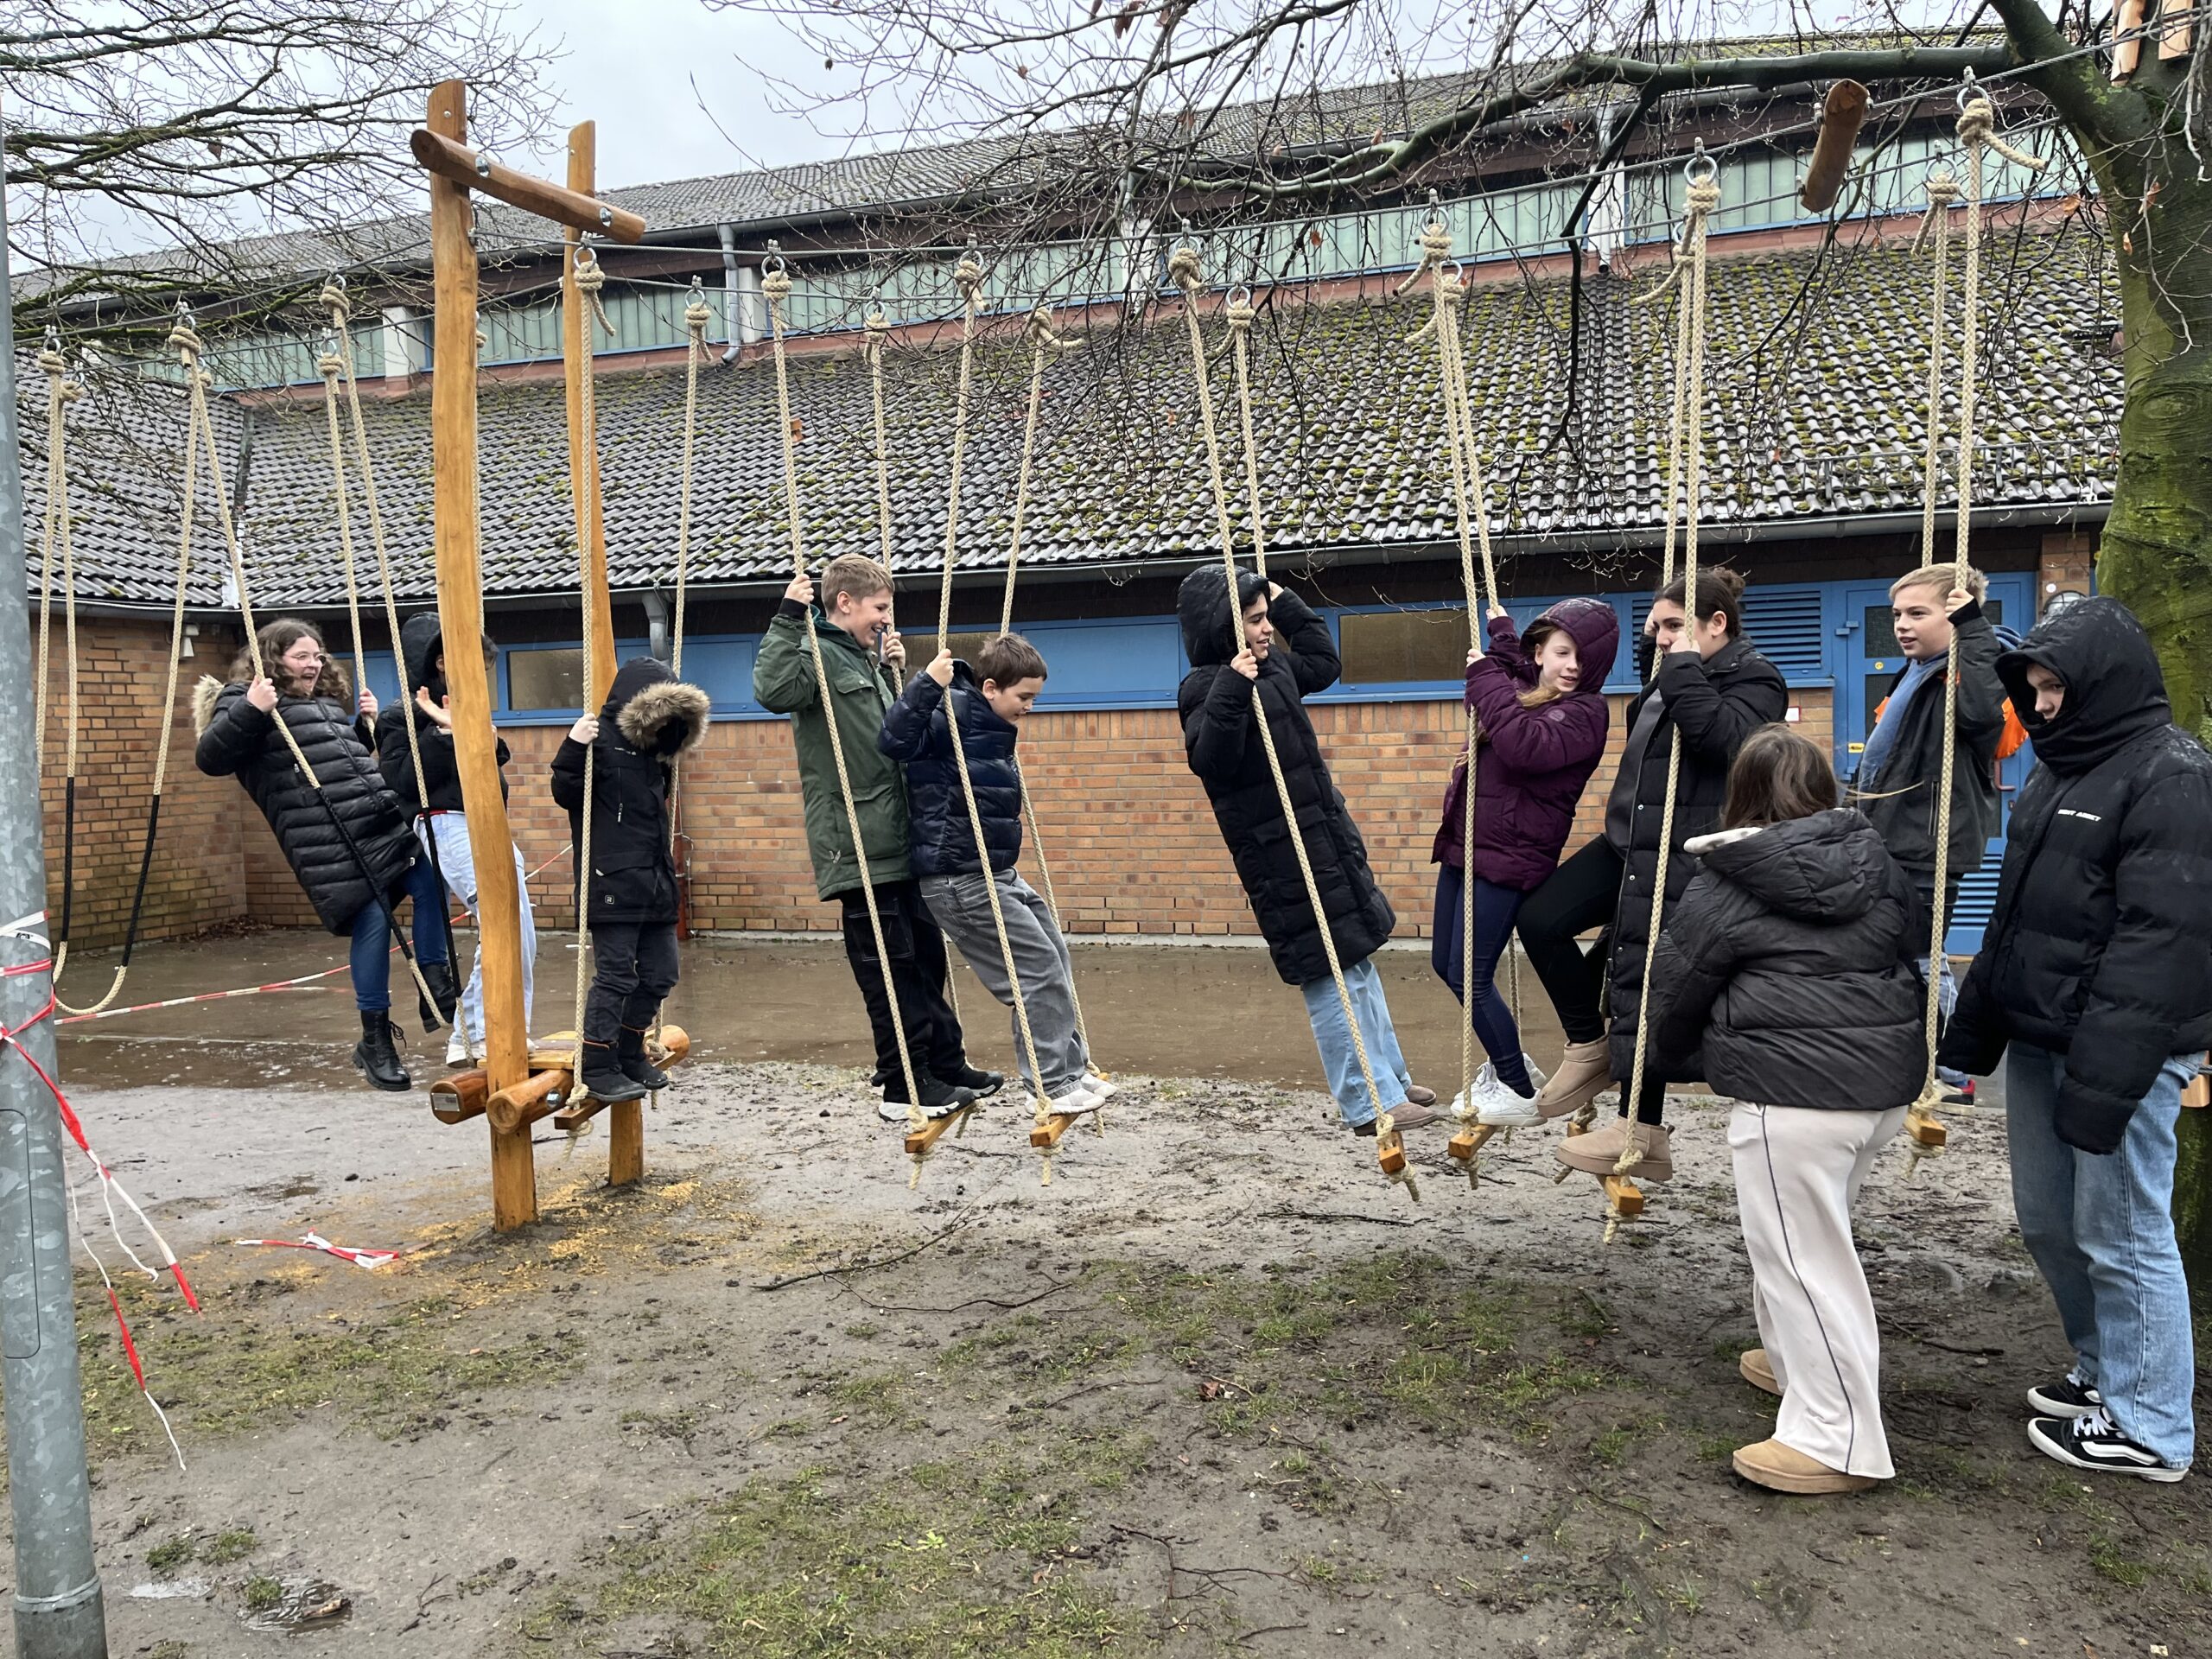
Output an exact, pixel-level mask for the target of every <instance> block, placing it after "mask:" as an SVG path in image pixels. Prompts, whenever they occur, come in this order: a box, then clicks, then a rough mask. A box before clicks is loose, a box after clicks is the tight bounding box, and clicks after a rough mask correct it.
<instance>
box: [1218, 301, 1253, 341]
mask: <svg viewBox="0 0 2212 1659" xmlns="http://www.w3.org/2000/svg"><path fill="white" fill-rule="evenodd" d="M1223 315H1224V316H1226V317H1227V318H1228V319H1229V328H1230V333H1231V334H1250V333H1251V332H1252V319H1253V318H1254V317H1255V316H1257V315H1259V313H1258V312H1257V311H1255V309H1254V308H1253V306H1252V302H1251V301H1249V300H1231V301H1230V302H1229V306H1228V308H1227V309H1226V310H1225V311H1224V313H1223Z"/></svg>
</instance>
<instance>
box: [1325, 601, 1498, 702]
mask: <svg viewBox="0 0 2212 1659" xmlns="http://www.w3.org/2000/svg"><path fill="white" fill-rule="evenodd" d="M1337 652H1338V655H1339V656H1340V657H1342V658H1344V681H1345V683H1347V684H1351V685H1399V684H1403V683H1407V682H1408V681H1416V680H1427V681H1434V680H1449V681H1452V683H1459V682H1460V681H1462V680H1464V679H1465V677H1466V671H1467V610H1466V607H1465V606H1464V605H1454V606H1450V607H1439V608H1437V609H1433V610H1421V611H1351V612H1347V613H1345V614H1344V618H1343V620H1342V622H1341V624H1340V626H1339V631H1338V641H1337Z"/></svg>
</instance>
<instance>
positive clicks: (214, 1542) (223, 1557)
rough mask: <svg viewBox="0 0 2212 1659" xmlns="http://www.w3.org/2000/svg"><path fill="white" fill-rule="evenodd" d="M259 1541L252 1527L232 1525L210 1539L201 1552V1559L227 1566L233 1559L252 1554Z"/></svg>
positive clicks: (216, 1564) (211, 1564)
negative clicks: (227, 1529)
mask: <svg viewBox="0 0 2212 1659" xmlns="http://www.w3.org/2000/svg"><path fill="white" fill-rule="evenodd" d="M257 1543H259V1540H258V1539H257V1538H256V1537H255V1536H254V1535H253V1529H252V1528H251V1527H232V1529H230V1530H229V1531H227V1532H219V1533H217V1534H216V1535H214V1536H213V1538H211V1539H209V1540H208V1541H207V1548H205V1549H203V1550H201V1551H200V1560H203V1561H206V1562H207V1563H208V1564H209V1565H210V1566H212V1567H227V1566H228V1565H229V1564H230V1563H231V1562H232V1561H242V1560H245V1558H246V1557H247V1556H249V1555H251V1554H253V1552H254V1548H255V1546H256V1545H257Z"/></svg>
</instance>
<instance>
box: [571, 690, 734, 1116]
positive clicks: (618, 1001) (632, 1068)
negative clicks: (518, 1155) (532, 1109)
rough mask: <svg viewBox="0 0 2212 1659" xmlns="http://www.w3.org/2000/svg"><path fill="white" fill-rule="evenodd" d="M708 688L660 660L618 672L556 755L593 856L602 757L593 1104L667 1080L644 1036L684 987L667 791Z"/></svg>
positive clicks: (589, 1078) (593, 898)
mask: <svg viewBox="0 0 2212 1659" xmlns="http://www.w3.org/2000/svg"><path fill="white" fill-rule="evenodd" d="M707 708H708V703H707V694H706V693H705V692H704V691H702V690H700V689H699V688H698V687H697V686H696V685H687V684H685V683H683V682H682V681H680V680H678V679H677V677H675V676H674V675H672V674H671V673H670V672H669V671H668V670H667V669H666V668H664V667H663V666H662V665H661V664H659V663H658V662H656V661H654V660H653V659H652V658H650V657H639V658H635V659H633V660H632V661H630V662H627V663H625V664H622V666H621V667H620V669H619V670H617V671H616V672H615V675H614V683H613V685H611V686H609V687H608V688H607V702H606V704H605V706H604V707H603V708H602V709H601V710H600V712H599V714H598V715H596V716H594V715H585V716H584V717H583V718H582V720H579V721H577V722H576V723H575V725H574V726H572V727H570V728H569V735H568V736H567V738H566V739H564V740H563V742H562V744H561V747H560V751H559V753H556V754H555V755H554V757H553V799H554V800H555V802H556V803H557V804H559V805H561V806H563V807H565V808H567V809H568V813H569V834H570V836H572V837H573V838H574V841H575V847H576V855H577V858H578V860H579V868H581V861H582V856H583V833H584V816H583V815H584V812H585V810H586V804H585V800H584V761H585V758H586V755H587V753H591V754H592V766H591V772H592V790H591V801H590V804H589V810H590V812H591V815H592V816H591V884H590V898H589V909H588V913H587V915H586V917H585V922H586V925H588V926H589V928H590V929H591V949H592V957H593V960H594V964H595V971H594V975H593V978H592V983H591V994H590V996H589V998H588V1001H586V1002H585V1004H584V1028H583V1032H582V1038H583V1063H582V1066H581V1067H580V1068H579V1070H580V1076H579V1077H578V1082H579V1084H581V1085H582V1088H583V1090H584V1091H585V1092H586V1093H588V1094H589V1095H590V1096H592V1098H593V1099H594V1100H602V1101H606V1102H608V1103H613V1102H616V1101H624V1100H636V1099H638V1098H639V1097H640V1096H643V1095H645V1093H646V1092H647V1091H649V1090H655V1089H665V1088H667V1087H668V1082H669V1079H668V1074H667V1073H666V1072H665V1071H661V1070H660V1069H659V1068H658V1067H657V1066H655V1065H652V1063H651V1062H650V1061H649V1060H647V1059H646V1058H645V1033H647V1032H648V1031H649V1030H651V1029H652V1023H653V1017H654V1015H655V1014H657V1013H658V1011H659V1008H660V1005H661V1001H662V999H663V998H664V997H666V996H667V995H668V994H669V993H670V992H671V991H672V990H674V989H675V988H676V977H677V953H676V912H677V905H676V860H675V856H674V855H673V854H672V853H671V851H670V849H669V844H668V843H669V819H668V797H669V791H670V790H671V787H672V786H673V784H674V780H675V774H676V763H677V760H678V759H679V758H680V757H682V756H683V754H685V753H688V752H690V750H692V749H695V748H696V747H698V746H699V744H700V742H701V741H702V740H703V739H704V738H705V736H706V734H707Z"/></svg>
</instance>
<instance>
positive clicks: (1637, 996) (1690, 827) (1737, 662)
mask: <svg viewBox="0 0 2212 1659" xmlns="http://www.w3.org/2000/svg"><path fill="white" fill-rule="evenodd" d="M1655 695H1656V696H1658V697H1659V698H1660V699H1661V704H1660V707H1661V710H1662V712H1661V714H1660V716H1659V718H1658V720H1657V721H1656V722H1655V723H1654V724H1653V725H1652V727H1651V729H1650V732H1649V735H1648V736H1647V737H1646V738H1645V740H1644V743H1643V752H1642V753H1640V754H1635V755H1630V754H1626V753H1624V754H1623V755H1622V757H1621V764H1622V765H1623V766H1630V765H1631V764H1633V765H1634V766H1635V768H1636V772H1635V779H1636V788H1635V793H1634V797H1633V798H1632V799H1631V800H1630V802H1629V803H1628V825H1627V846H1626V849H1625V854H1624V856H1625V859H1626V862H1627V865H1628V868H1627V871H1626V873H1625V874H1624V875H1623V877H1622V879H1621V896H1620V904H1619V906H1618V908H1617V909H1616V910H1615V912H1614V913H1613V926H1612V962H1611V968H1610V969H1609V972H1610V976H1611V977H1610V978H1609V980H1608V982H1607V985H1606V997H1607V1007H1608V1010H1609V1012H1610V1013H1611V1026H1610V1027H1609V1040H1610V1041H1611V1054H1612V1063H1613V1067H1614V1071H1613V1075H1614V1076H1615V1077H1627V1076H1629V1075H1630V1071H1632V1070H1633V1069H1634V1063H1635V1057H1636V1018H1637V1014H1636V1011H1637V1006H1638V1003H1639V1001H1640V1000H1641V998H1642V996H1643V958H1644V955H1645V952H1646V950H1647V949H1648V947H1649V944H1650V939H1651V918H1652V912H1653V910H1654V909H1655V908H1656V906H1654V904H1653V902H1652V890H1653V888H1654V887H1655V886H1656V883H1657V881H1658V880H1659V842H1660V825H1661V824H1662V823H1664V822H1665V821H1666V816H1667V759H1668V754H1669V750H1670V749H1671V748H1672V747H1673V745H1674V741H1675V733H1676V732H1677V731H1679V732H1681V734H1682V764H1681V779H1680V781H1679V782H1678V784H1677V785H1676V790H1675V832H1674V836H1673V837H1672V841H1673V845H1674V854H1673V855H1672V856H1671V857H1669V859H1668V861H1667V902H1668V903H1669V904H1672V903H1673V902H1674V901H1675V899H1680V898H1681V896H1682V894H1683V893H1684V892H1686V891H1687V890H1688V887H1689V884H1690V879H1691V878H1692V877H1693V876H1694V875H1695V874H1697V858H1696V855H1694V854H1688V853H1686V848H1687V844H1688V842H1689V841H1690V840H1691V839H1692V837H1694V836H1702V835H1706V834H1708V833H1710V832H1711V831H1712V830H1713V829H1715V828H1716V827H1717V826H1718V825H1719V822H1720V808H1721V804H1722V803H1723V802H1725V801H1726V799H1727V797H1728V768H1729V767H1730V766H1733V765H1734V764H1735V761H1736V751H1737V750H1738V749H1740V748H1742V747H1744V740H1745V738H1747V737H1749V736H1750V735H1751V734H1752V733H1753V732H1755V731H1757V730H1758V728H1760V727H1762V726H1766V725H1770V724H1771V723H1773V722H1774V721H1777V720H1780V719H1781V718H1782V716H1783V712H1784V710H1786V709H1788V707H1789V691H1788V690H1787V689H1786V688H1785V687H1784V686H1783V680H1782V672H1781V671H1780V670H1779V669H1777V668H1776V667H1775V665H1774V664H1772V663H1770V662H1769V661H1767V659H1766V658H1764V657H1762V656H1760V655H1759V654H1758V652H1757V651H1755V650H1754V649H1752V646H1751V640H1750V639H1748V638H1738V639H1732V640H1730V641H1729V642H1728V643H1727V644H1726V645H1723V646H1722V647H1721V648H1720V649H1719V651H1716V652H1713V655H1712V656H1711V657H1710V658H1700V657H1699V655H1698V654H1697V652H1694V651H1677V652H1669V654H1668V655H1667V656H1666V657H1665V658H1662V659H1661V661H1660V664H1659V671H1658V673H1657V674H1656V676H1655V677H1653V679H1652V680H1651V681H1650V683H1649V684H1647V685H1646V686H1645V688H1644V689H1643V691H1642V692H1641V693H1640V694H1638V696H1637V698H1636V700H1635V701H1634V702H1631V703H1630V704H1629V706H1628V715H1627V721H1628V729H1629V733H1630V742H1631V745H1632V744H1633V742H1634V740H1635V734H1636V729H1637V715H1640V714H1642V713H1643V709H1644V707H1645V705H1646V704H1647V703H1649V702H1650V700H1651V698H1652V697H1653V696H1655ZM1646 1075H1647V1076H1648V1075H1649V1069H1648V1068H1647V1071H1646ZM1660 1075H1661V1076H1662V1077H1665V1078H1666V1080H1667V1081H1668V1082H1669V1083H1676V1082H1684V1081H1688V1078H1687V1077H1678V1076H1675V1074H1673V1073H1671V1072H1662V1073H1661V1074H1660ZM1769 1104H1772V1103H1771V1102H1770V1103H1769Z"/></svg>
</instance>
